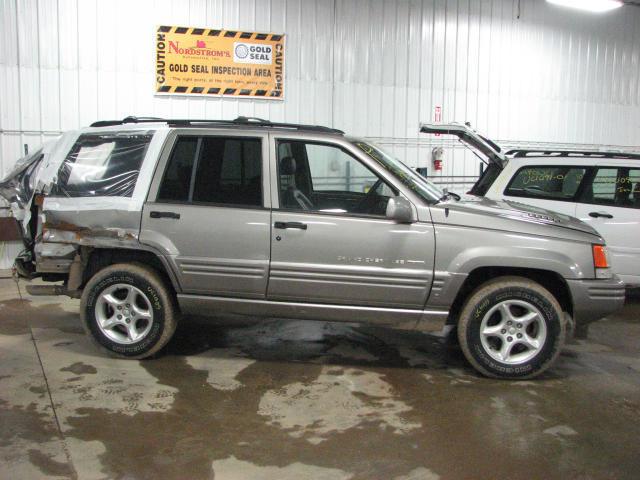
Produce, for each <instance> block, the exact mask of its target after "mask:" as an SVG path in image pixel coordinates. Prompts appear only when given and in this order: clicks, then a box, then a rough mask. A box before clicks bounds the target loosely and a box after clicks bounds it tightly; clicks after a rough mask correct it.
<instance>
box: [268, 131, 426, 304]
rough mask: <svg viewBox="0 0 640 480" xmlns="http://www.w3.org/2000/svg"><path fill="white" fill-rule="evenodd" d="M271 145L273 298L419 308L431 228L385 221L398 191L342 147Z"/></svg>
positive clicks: (294, 142)
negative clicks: (273, 161)
mask: <svg viewBox="0 0 640 480" xmlns="http://www.w3.org/2000/svg"><path fill="white" fill-rule="evenodd" d="M273 148H274V149H275V151H276V153H277V155H276V157H277V164H276V168H275V169H274V171H273V173H275V175H276V177H277V179H278V195H277V198H276V199H274V200H278V201H279V208H276V209H274V211H273V214H272V226H273V229H272V234H271V235H272V250H271V269H270V274H269V288H268V298H269V299H270V300H287V301H297V302H311V303H333V304H348V305H362V306H379V307H395V308H408V309H422V308H423V307H424V304H425V302H426V298H427V294H428V291H429V287H430V285H431V279H432V272H433V258H434V232H433V227H432V225H431V224H430V223H429V224H427V223H413V224H399V223H396V222H395V221H393V220H390V219H387V218H386V216H385V213H386V206H387V202H388V200H389V198H390V197H391V196H394V195H398V194H399V192H398V191H397V190H395V189H394V188H393V187H391V186H390V185H389V184H387V183H386V182H385V181H384V180H383V179H382V178H381V177H380V176H379V175H378V174H377V173H375V171H374V168H372V166H371V165H369V166H367V165H365V162H363V161H362V160H360V159H359V158H357V156H356V155H355V154H354V153H353V152H352V151H349V149H348V148H347V147H346V146H345V145H342V146H341V145H338V144H332V143H322V142H314V141H310V140H309V141H307V140H300V139H286V138H279V139H275V144H274V145H273ZM274 186H275V182H274Z"/></svg>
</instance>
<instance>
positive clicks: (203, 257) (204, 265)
mask: <svg viewBox="0 0 640 480" xmlns="http://www.w3.org/2000/svg"><path fill="white" fill-rule="evenodd" d="M266 145H267V135H265V134H262V133H259V132H258V133H248V132H242V133H237V132H222V133H220V134H216V135H213V134H211V133H209V132H207V131H199V132H198V131H190V130H183V131H176V132H173V133H172V134H171V135H170V137H169V139H168V143H167V147H166V148H165V150H164V152H163V155H162V158H161V160H160V162H159V165H158V168H157V171H156V173H155V177H154V180H153V182H152V185H151V189H150V192H149V198H148V202H147V203H146V205H145V206H144V210H143V217H142V230H141V234H140V240H141V242H143V243H145V244H149V245H152V246H154V247H156V248H157V249H159V250H161V251H162V253H163V254H164V255H165V256H166V257H167V259H168V260H169V262H170V263H171V264H172V266H173V268H174V271H175V272H176V274H177V276H178V279H179V282H180V284H181V287H182V289H183V291H184V293H200V294H210V295H222V296H225V295H228V296H235V297H247V298H264V297H265V294H266V289H267V272H268V268H269V253H270V252H269V250H270V217H271V213H270V190H269V169H268V161H267V160H265V159H267V158H268V153H267V146H266Z"/></svg>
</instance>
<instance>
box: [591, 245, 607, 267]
mask: <svg viewBox="0 0 640 480" xmlns="http://www.w3.org/2000/svg"><path fill="white" fill-rule="evenodd" d="M593 265H594V266H595V267H596V268H609V260H608V259H607V249H606V247H605V246H604V245H594V246H593Z"/></svg>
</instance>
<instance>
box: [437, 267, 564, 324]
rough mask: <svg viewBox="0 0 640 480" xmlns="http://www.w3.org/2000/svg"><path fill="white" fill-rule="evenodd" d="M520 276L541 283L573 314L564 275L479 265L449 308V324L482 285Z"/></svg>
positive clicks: (454, 322)
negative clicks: (499, 278) (498, 279)
mask: <svg viewBox="0 0 640 480" xmlns="http://www.w3.org/2000/svg"><path fill="white" fill-rule="evenodd" d="M505 276H519V277H523V278H527V279H529V280H532V281H534V282H536V283H539V284H540V285H542V286H543V287H544V288H546V289H547V290H548V291H549V293H551V294H552V295H553V296H554V297H555V299H556V300H557V301H558V303H559V304H560V306H561V307H562V310H563V311H565V312H567V313H568V314H569V315H570V316H573V299H572V297H571V291H570V290H569V286H568V285H567V282H566V281H565V279H564V278H562V276H561V275H560V274H558V273H556V272H553V271H549V270H543V269H535V268H519V267H496V266H492V267H478V268H476V269H474V270H472V271H471V272H470V273H469V275H468V276H467V278H466V279H465V281H464V282H463V284H462V286H461V287H460V289H459V290H458V293H457V295H456V298H455V300H454V301H453V304H452V305H451V309H450V310H449V317H448V318H447V325H456V324H457V322H458V317H459V315H460V312H461V310H462V306H463V305H464V302H465V300H466V299H467V298H469V295H470V294H471V293H472V292H473V291H474V290H476V288H478V287H479V286H480V285H482V284H483V283H485V282H487V281H488V280H492V279H494V278H498V277H505Z"/></svg>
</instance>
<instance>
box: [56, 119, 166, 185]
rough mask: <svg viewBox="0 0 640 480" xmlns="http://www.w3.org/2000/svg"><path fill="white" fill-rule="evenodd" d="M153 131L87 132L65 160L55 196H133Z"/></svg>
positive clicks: (59, 173) (59, 174)
mask: <svg viewBox="0 0 640 480" xmlns="http://www.w3.org/2000/svg"><path fill="white" fill-rule="evenodd" d="M152 137H153V133H152V132H130V133H109V134H84V135H81V136H80V137H79V138H78V140H77V141H76V143H75V145H74V146H73V148H72V149H71V151H70V152H69V154H68V155H67V157H66V158H65V159H64V162H63V164H62V166H61V167H60V171H59V172H58V182H57V184H56V185H55V186H54V188H53V191H52V193H53V194H54V195H64V196H67V197H94V196H110V197H131V196H132V195H133V190H134V188H135V186H136V180H137V179H138V173H139V172H140V165H142V160H143V159H144V156H145V155H146V153H147V149H148V148H149V143H150V142H151V138H152Z"/></svg>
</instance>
